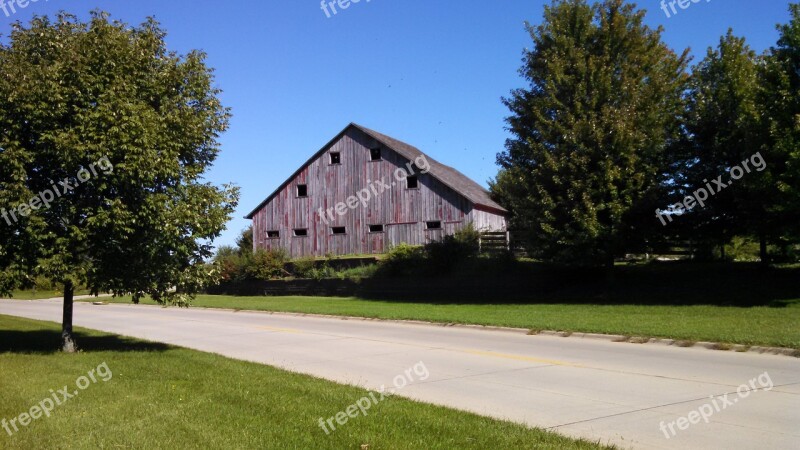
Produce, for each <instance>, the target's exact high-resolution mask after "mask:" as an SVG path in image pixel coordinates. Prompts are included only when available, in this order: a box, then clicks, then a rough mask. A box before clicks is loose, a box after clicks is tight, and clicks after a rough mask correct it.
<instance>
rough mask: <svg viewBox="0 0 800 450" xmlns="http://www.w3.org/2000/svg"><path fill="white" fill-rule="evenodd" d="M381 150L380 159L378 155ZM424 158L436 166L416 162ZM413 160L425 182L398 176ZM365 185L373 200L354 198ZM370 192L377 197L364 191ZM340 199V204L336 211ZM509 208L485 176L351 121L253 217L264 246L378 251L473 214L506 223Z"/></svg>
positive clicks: (256, 237) (416, 240)
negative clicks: (493, 195) (479, 179)
mask: <svg viewBox="0 0 800 450" xmlns="http://www.w3.org/2000/svg"><path fill="white" fill-rule="evenodd" d="M375 152H380V159H379V160H373V158H374V157H375V156H376V153H375ZM420 157H422V158H424V159H422V160H419V161H424V162H425V163H427V164H428V165H429V167H430V171H429V172H428V173H421V170H420V169H424V168H425V164H422V165H421V167H419V168H414V166H410V165H409V163H413V161H415V160H417V158H420ZM409 167H412V170H414V171H415V172H416V173H415V174H414V175H416V177H417V178H416V180H417V186H416V187H413V186H412V188H409V186H408V183H407V181H405V180H403V179H402V178H398V177H397V176H396V171H398V169H402V170H408V168H409ZM359 192H360V193H361V197H362V200H364V203H366V205H365V206H364V205H363V203H361V202H359V203H358V204H357V205H355V206H354V207H352V206H353V205H354V202H352V200H351V204H350V206H346V204H347V202H348V199H349V198H352V197H354V196H356V195H357V194H358V193H359ZM364 197H369V198H368V199H364ZM337 205H344V207H343V206H339V211H340V212H344V214H337V213H335V212H334V211H335V209H336V207H337ZM505 214H506V212H505V210H503V209H502V207H500V206H499V205H497V204H496V203H494V202H493V201H491V199H490V198H489V195H488V193H487V192H486V191H485V190H483V189H482V188H481V187H480V186H479V185H477V183H474V182H473V181H472V180H469V178H467V177H466V176H464V175H463V174H461V173H460V172H458V171H456V170H455V169H452V168H450V167H447V166H444V165H442V164H440V163H438V162H436V161H435V160H433V159H431V158H429V157H428V156H427V155H424V154H423V153H422V152H420V151H419V150H417V149H416V148H415V147H412V146H410V145H408V144H405V143H402V142H400V141H397V140H394V139H393V138H389V137H388V136H385V135H382V134H380V133H377V132H374V131H372V130H369V129H367V128H364V127H360V126H358V125H355V124H351V125H349V126H348V127H347V128H345V129H344V130H343V131H342V132H341V133H340V134H339V135H337V136H336V137H335V138H334V139H333V140H331V141H330V142H329V143H328V144H327V145H326V146H325V147H323V148H322V149H321V150H319V151H318V152H317V153H316V154H315V155H314V156H313V157H312V158H311V159H310V160H309V161H308V162H307V163H306V164H304V165H303V166H302V167H301V168H300V169H299V170H298V171H297V172H295V173H294V174H293V175H292V176H291V177H289V179H288V180H287V181H286V182H284V183H283V184H282V185H281V186H280V187H279V188H278V189H277V190H276V191H275V192H274V193H273V194H272V195H270V196H269V197H268V198H267V199H266V200H264V202H262V203H261V204H260V205H259V206H258V207H257V208H256V209H255V210H254V211H253V212H252V213H250V214H249V215H248V216H247V218H248V219H252V221H253V241H254V243H253V244H254V246H255V248H256V249H259V248H261V249H275V248H283V249H286V250H287V251H288V253H289V254H290V255H291V256H292V257H301V256H324V255H328V254H332V255H347V254H378V253H384V252H385V251H386V250H387V249H388V248H389V247H390V246H391V245H396V244H398V243H401V242H406V243H409V244H414V245H422V244H425V243H428V242H430V241H431V240H438V239H441V238H443V237H444V236H445V235H446V234H452V233H454V232H455V231H456V230H457V229H458V228H460V227H462V226H464V225H465V224H466V223H468V222H472V223H474V225H475V226H476V228H479V229H487V230H491V231H498V230H505V226H506V222H505Z"/></svg>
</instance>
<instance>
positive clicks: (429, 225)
mask: <svg viewBox="0 0 800 450" xmlns="http://www.w3.org/2000/svg"><path fill="white" fill-rule="evenodd" d="M425 229H426V230H441V229H442V222H441V221H439V220H433V221H430V222H425Z"/></svg>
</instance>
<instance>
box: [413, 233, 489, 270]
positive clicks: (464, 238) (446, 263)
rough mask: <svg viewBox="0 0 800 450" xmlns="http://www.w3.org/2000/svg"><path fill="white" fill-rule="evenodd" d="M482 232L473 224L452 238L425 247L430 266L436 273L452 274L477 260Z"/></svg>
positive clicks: (445, 238)
mask: <svg viewBox="0 0 800 450" xmlns="http://www.w3.org/2000/svg"><path fill="white" fill-rule="evenodd" d="M479 242H480V232H479V231H477V230H476V229H475V227H474V226H473V225H472V223H469V224H468V225H467V226H465V227H464V228H462V229H461V230H458V231H457V232H456V233H455V234H454V235H452V236H445V237H444V239H442V240H441V241H438V242H431V243H430V244H428V245H426V246H425V254H426V256H427V259H428V264H429V266H430V268H431V270H432V271H434V272H435V273H439V274H441V273H448V272H451V271H452V270H453V269H454V268H455V267H456V266H458V265H461V264H463V263H464V262H466V261H469V260H472V259H475V258H476V257H477V256H478V253H479V251H480V243H479Z"/></svg>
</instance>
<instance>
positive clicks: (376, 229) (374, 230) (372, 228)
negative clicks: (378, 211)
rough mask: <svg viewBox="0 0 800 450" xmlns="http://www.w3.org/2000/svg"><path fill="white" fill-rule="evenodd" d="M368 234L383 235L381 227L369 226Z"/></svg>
mask: <svg viewBox="0 0 800 450" xmlns="http://www.w3.org/2000/svg"><path fill="white" fill-rule="evenodd" d="M369 232H370V233H383V225H370V226H369Z"/></svg>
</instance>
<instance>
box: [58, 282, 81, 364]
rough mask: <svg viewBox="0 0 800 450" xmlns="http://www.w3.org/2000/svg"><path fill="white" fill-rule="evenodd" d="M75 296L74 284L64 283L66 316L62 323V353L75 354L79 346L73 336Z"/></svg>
mask: <svg viewBox="0 0 800 450" xmlns="http://www.w3.org/2000/svg"><path fill="white" fill-rule="evenodd" d="M74 295H75V286H73V285H72V283H70V282H67V283H64V316H63V319H62V322H61V351H62V352H64V353H75V352H77V351H78V346H77V345H75V339H74V337H73V336H72V301H73V297H74Z"/></svg>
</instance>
